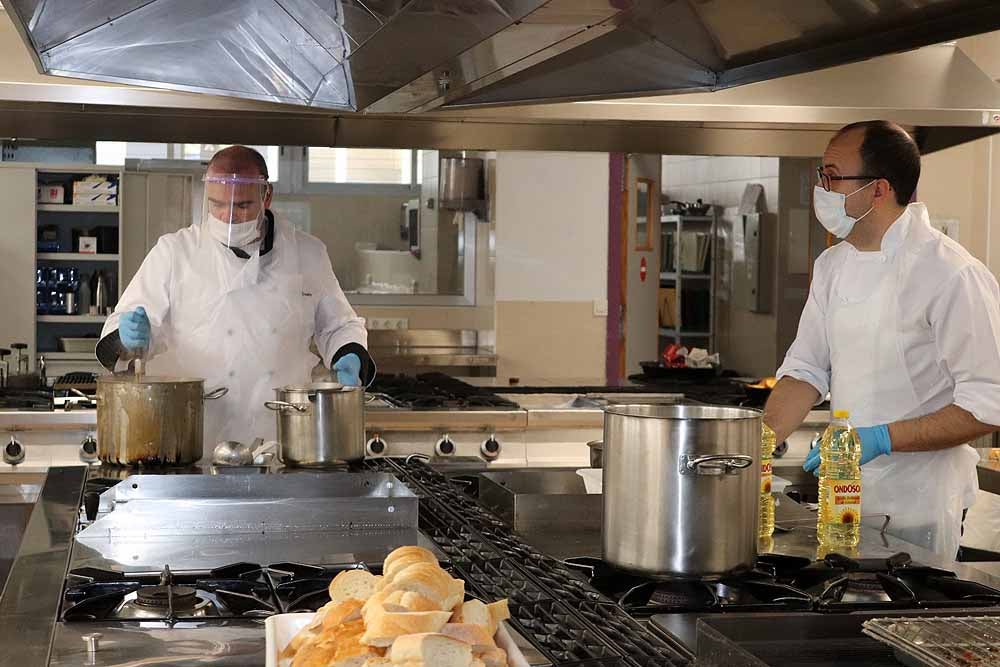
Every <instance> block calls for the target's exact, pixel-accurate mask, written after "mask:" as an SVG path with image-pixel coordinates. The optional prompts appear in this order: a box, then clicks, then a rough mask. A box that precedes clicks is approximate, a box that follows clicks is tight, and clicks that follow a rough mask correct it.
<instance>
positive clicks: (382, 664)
mask: <svg viewBox="0 0 1000 667" xmlns="http://www.w3.org/2000/svg"><path fill="white" fill-rule="evenodd" d="M391 665H392V660H390V659H389V658H387V657H386V656H384V655H380V656H375V657H370V658H366V659H365V664H364V666H363V667H390V666H391Z"/></svg>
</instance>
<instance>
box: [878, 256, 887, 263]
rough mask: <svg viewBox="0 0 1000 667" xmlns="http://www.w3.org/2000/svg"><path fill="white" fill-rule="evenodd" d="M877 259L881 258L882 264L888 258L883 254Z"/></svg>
mask: <svg viewBox="0 0 1000 667" xmlns="http://www.w3.org/2000/svg"><path fill="white" fill-rule="evenodd" d="M879 259H880V260H882V263H883V264H885V263H886V261H887V260H888V258H887V257H886V256H885V255H880V256H879Z"/></svg>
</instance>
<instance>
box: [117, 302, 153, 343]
mask: <svg viewBox="0 0 1000 667" xmlns="http://www.w3.org/2000/svg"><path fill="white" fill-rule="evenodd" d="M118 338H119V339H120V340H121V342H122V345H124V346H125V348H126V349H127V350H129V351H132V352H134V351H136V350H140V349H142V350H145V349H147V348H148V347H149V318H148V317H146V309H145V308H143V307H142V306H139V307H138V308H136V309H135V310H132V311H129V312H127V313H125V314H124V315H122V316H121V318H120V319H119V320H118Z"/></svg>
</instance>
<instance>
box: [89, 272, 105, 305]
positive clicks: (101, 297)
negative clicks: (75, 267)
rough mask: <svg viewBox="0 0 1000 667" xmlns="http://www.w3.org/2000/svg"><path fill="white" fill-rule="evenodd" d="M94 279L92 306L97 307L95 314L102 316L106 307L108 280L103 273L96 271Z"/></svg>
mask: <svg viewBox="0 0 1000 667" xmlns="http://www.w3.org/2000/svg"><path fill="white" fill-rule="evenodd" d="M94 275H95V276H96V277H95V278H93V280H94V305H95V306H96V307H97V312H98V313H100V314H102V315H103V314H104V311H105V310H106V309H107V307H108V279H107V277H105V275H104V271H98V272H97V273H96V274H94Z"/></svg>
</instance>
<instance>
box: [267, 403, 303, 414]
mask: <svg viewBox="0 0 1000 667" xmlns="http://www.w3.org/2000/svg"><path fill="white" fill-rule="evenodd" d="M264 407H265V408H267V409H268V410H275V411H277V412H284V411H286V410H295V411H296V412H306V411H308V410H309V406H308V405H300V404H299V403H289V402H287V401H265V402H264Z"/></svg>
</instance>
